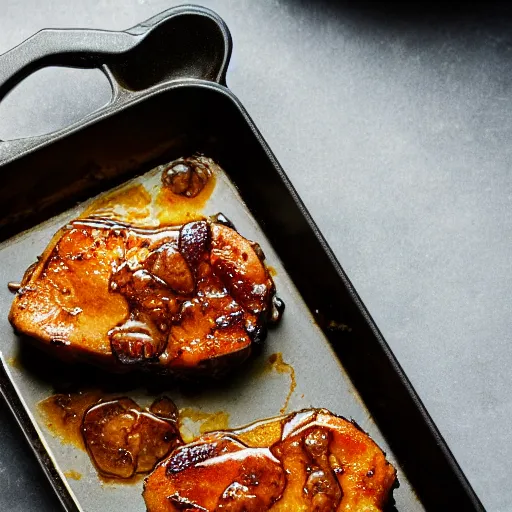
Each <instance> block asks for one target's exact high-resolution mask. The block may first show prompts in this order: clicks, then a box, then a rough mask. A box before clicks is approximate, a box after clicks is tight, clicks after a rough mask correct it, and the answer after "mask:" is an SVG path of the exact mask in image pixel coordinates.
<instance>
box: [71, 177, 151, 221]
mask: <svg viewBox="0 0 512 512" xmlns="http://www.w3.org/2000/svg"><path fill="white" fill-rule="evenodd" d="M151 202H152V198H151V194H150V193H149V192H148V191H147V190H146V188H145V187H144V186H143V185H129V186H126V187H123V188H121V189H120V190H115V191H113V192H112V193H110V194H106V195H105V196H102V197H100V198H98V199H97V200H96V201H94V202H93V203H92V204H91V205H90V206H89V208H87V209H86V210H85V212H84V213H83V214H82V215H81V217H82V218H84V217H90V216H95V217H102V218H106V219H118V220H123V221H126V222H130V221H132V222H137V221H139V222H140V221H144V220H147V219H148V218H149V217H150V215H151V209H150V206H151Z"/></svg>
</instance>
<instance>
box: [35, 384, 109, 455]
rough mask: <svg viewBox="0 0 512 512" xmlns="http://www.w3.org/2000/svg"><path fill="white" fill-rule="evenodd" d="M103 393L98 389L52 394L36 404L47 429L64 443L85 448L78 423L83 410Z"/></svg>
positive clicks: (102, 395) (80, 421) (95, 401)
mask: <svg viewBox="0 0 512 512" xmlns="http://www.w3.org/2000/svg"><path fill="white" fill-rule="evenodd" d="M104 396H105V395H104V394H103V393H102V392H101V391H98V390H91V391H79V392H77V393H65V394H57V395H52V396H50V397H49V398H46V399H45V400H43V401H42V402H39V403H38V404H37V407H38V409H39V412H40V414H41V415H42V417H43V418H44V420H45V424H46V426H47V427H48V430H50V432H51V433H52V434H53V435H55V436H56V437H58V438H59V439H60V440H61V441H62V443H64V444H72V445H73V446H76V447H77V448H80V449H81V450H85V446H84V441H83V438H82V434H81V432H80V425H81V423H82V418H83V416H84V413H85V411H86V410H87V409H88V408H89V407H90V406H91V405H93V404H95V403H97V402H98V401H99V400H100V399H101V398H104Z"/></svg>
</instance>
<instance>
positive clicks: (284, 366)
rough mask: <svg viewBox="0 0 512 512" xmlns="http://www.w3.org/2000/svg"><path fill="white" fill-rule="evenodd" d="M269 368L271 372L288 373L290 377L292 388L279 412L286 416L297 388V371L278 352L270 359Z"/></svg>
mask: <svg viewBox="0 0 512 512" xmlns="http://www.w3.org/2000/svg"><path fill="white" fill-rule="evenodd" d="M268 364H269V368H270V369H271V370H274V371H276V372H277V373H287V374H288V375H289V376H290V388H289V389H288V394H287V395H286V398H285V401H284V404H283V407H281V410H280V411H279V412H280V414H284V413H285V412H286V409H288V404H289V403H290V399H291V397H292V395H293V392H294V391H295V388H296V387H297V381H296V380H295V369H294V368H293V366H292V365H291V364H288V363H285V362H284V360H283V354H281V352H276V353H275V354H271V355H270V356H269V358H268Z"/></svg>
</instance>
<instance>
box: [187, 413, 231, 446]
mask: <svg viewBox="0 0 512 512" xmlns="http://www.w3.org/2000/svg"><path fill="white" fill-rule="evenodd" d="M178 425H179V429H180V433H181V437H182V439H183V441H184V442H185V443H190V442H192V441H193V440H194V439H196V438H197V437H198V436H200V435H202V434H206V433H207V432H213V431H216V430H226V429H228V428H229V414H228V413H227V412H225V411H217V412H204V411H201V410H198V409H194V408H192V407H185V408H183V409H180V413H179V421H178Z"/></svg>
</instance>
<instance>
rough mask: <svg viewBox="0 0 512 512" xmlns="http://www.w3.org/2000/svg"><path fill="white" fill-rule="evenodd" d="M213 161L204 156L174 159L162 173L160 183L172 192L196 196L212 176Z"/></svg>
mask: <svg viewBox="0 0 512 512" xmlns="http://www.w3.org/2000/svg"><path fill="white" fill-rule="evenodd" d="M212 164H213V162H212V161H211V160H210V159H208V158H204V157H190V158H182V159H180V160H175V161H174V162H172V163H171V164H170V165H169V166H168V167H166V168H165V169H164V171H163V173H162V183H163V185H164V187H168V188H169V189H170V190H171V191H172V192H173V193H174V194H178V195H183V196H185V197H196V196H197V195H198V194H199V193H200V192H201V190H203V188H204V187H205V185H206V184H207V183H208V180H209V179H210V178H211V176H212V170H211V168H210V165H212Z"/></svg>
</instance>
